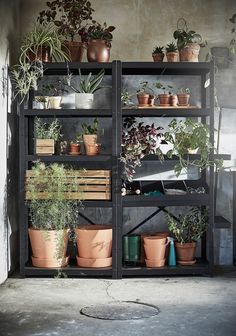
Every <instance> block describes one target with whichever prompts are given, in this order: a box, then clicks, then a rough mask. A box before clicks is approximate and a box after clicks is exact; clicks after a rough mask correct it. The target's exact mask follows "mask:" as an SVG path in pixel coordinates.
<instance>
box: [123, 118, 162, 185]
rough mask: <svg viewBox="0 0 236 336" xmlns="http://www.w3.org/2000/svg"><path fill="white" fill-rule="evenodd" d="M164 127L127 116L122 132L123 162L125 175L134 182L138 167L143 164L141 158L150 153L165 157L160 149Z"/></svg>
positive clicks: (160, 157)
mask: <svg viewBox="0 0 236 336" xmlns="http://www.w3.org/2000/svg"><path fill="white" fill-rule="evenodd" d="M161 130H162V127H155V125H154V124H151V125H144V123H143V122H137V121H136V119H135V118H126V119H125V120H124V127H123V132H122V144H121V146H122V153H121V158H120V160H121V162H122V163H123V164H124V177H125V179H127V180H128V181H130V182H132V179H133V176H134V174H135V169H136V167H140V166H141V160H142V159H143V158H144V157H145V156H146V155H149V154H155V155H158V157H159V159H161V160H162V159H163V156H162V152H161V150H160V148H159V147H160V143H161V138H162V136H163V135H162V133H161Z"/></svg>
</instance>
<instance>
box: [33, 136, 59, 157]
mask: <svg viewBox="0 0 236 336" xmlns="http://www.w3.org/2000/svg"><path fill="white" fill-rule="evenodd" d="M35 152H36V154H37V155H53V154H54V153H55V141H54V140H53V139H36V144H35Z"/></svg>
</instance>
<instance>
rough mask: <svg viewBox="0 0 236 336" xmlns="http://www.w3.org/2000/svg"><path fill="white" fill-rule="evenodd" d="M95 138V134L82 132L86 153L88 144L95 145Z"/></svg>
mask: <svg viewBox="0 0 236 336" xmlns="http://www.w3.org/2000/svg"><path fill="white" fill-rule="evenodd" d="M97 139H98V136H97V134H83V142H84V147H85V151H86V153H87V151H89V147H90V146H89V145H95V144H96V143H97Z"/></svg>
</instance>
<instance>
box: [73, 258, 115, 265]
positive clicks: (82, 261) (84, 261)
mask: <svg viewBox="0 0 236 336" xmlns="http://www.w3.org/2000/svg"><path fill="white" fill-rule="evenodd" d="M76 259H77V265H78V266H80V267H91V268H93V267H110V266H111V265H112V257H110V258H102V259H96V258H81V257H77V256H76Z"/></svg>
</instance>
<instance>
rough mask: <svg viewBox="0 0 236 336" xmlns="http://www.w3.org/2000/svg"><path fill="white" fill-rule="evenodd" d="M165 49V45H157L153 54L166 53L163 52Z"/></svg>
mask: <svg viewBox="0 0 236 336" xmlns="http://www.w3.org/2000/svg"><path fill="white" fill-rule="evenodd" d="M163 49H164V47H158V46H156V47H155V48H154V49H153V52H152V53H153V54H164V52H163Z"/></svg>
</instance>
